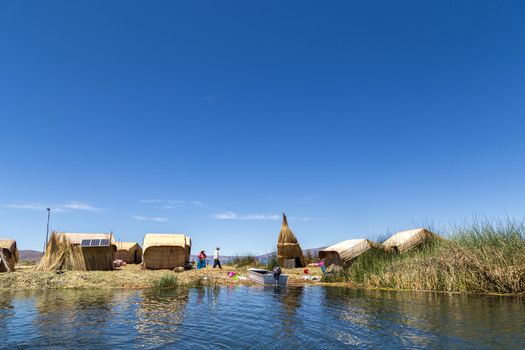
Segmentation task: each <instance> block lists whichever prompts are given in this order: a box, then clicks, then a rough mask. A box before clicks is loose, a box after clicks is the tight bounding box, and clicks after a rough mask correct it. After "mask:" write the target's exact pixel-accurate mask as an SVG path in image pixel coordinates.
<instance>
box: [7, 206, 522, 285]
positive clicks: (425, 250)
mask: <svg viewBox="0 0 525 350" xmlns="http://www.w3.org/2000/svg"><path fill="white" fill-rule="evenodd" d="M276 248H277V249H276V252H275V253H274V254H273V255H272V256H271V257H270V258H267V257H266V258H265V259H264V261H262V260H263V259H262V258H261V259H260V258H258V257H255V256H251V257H239V258H238V259H233V260H232V262H231V264H232V266H223V267H225V269H224V270H219V269H211V268H205V269H201V270H194V269H191V267H190V266H191V265H190V264H189V261H190V256H191V255H190V254H191V238H190V237H188V236H186V235H184V234H169V233H168V234H167V233H164V234H158V233H156V234H146V235H145V236H144V242H143V250H141V247H140V245H139V244H138V243H137V242H115V241H114V237H113V235H112V234H110V233H63V232H53V233H52V235H51V238H50V239H49V241H48V242H47V247H46V250H45V253H44V255H43V257H42V259H41V260H40V262H39V263H38V264H37V265H36V266H35V267H30V268H21V267H17V268H15V265H16V264H17V261H18V251H17V247H16V242H15V241H14V240H8V239H1V240H0V272H2V271H3V272H5V273H0V289H24V288H30V289H32V288H40V289H45V288H147V287H148V286H150V285H151V286H166V285H168V284H173V281H178V282H177V284H178V285H181V284H182V285H195V284H202V283H203V281H206V283H210V281H211V282H212V283H217V284H219V285H221V284H222V285H230V284H233V283H239V284H249V282H246V281H244V280H243V279H239V280H232V279H231V278H229V277H228V276H226V272H227V271H236V272H237V273H238V275H239V276H241V277H242V274H243V273H245V272H246V269H247V268H249V267H257V268H265V269H272V268H273V267H274V266H275V265H279V266H281V267H283V268H284V270H285V273H286V274H288V275H289V276H290V283H291V284H311V283H315V284H330V285H333V284H337V285H344V286H349V287H361V288H387V289H396V290H419V291H441V292H467V293H496V294H513V295H516V294H525V227H524V225H523V223H516V222H512V221H508V222H503V223H488V222H485V223H475V224H472V225H470V226H466V227H454V228H453V229H452V230H450V232H448V233H446V234H437V233H435V232H433V231H432V230H430V229H428V228H417V229H412V230H405V231H401V232H397V233H394V234H393V235H391V237H389V238H388V239H386V240H384V241H382V240H373V239H365V238H362V239H350V240H344V241H341V242H337V243H335V244H332V245H330V246H328V247H326V248H324V249H321V250H319V252H318V256H317V258H318V259H319V260H321V261H323V263H324V265H323V266H320V265H319V264H318V262H319V260H317V263H316V264H314V265H313V266H312V267H311V268H310V267H309V273H308V274H305V273H303V267H304V266H305V265H306V263H308V262H312V257H311V254H310V251H309V254H307V255H306V256H305V255H304V254H303V250H302V249H301V246H300V244H299V241H298V239H297V236H296V235H295V234H294V233H293V232H292V230H291V229H290V227H289V225H288V220H287V218H286V215H284V214H283V222H282V226H281V231H280V232H279V235H278V239H277V247H276ZM139 258H140V259H139ZM115 259H120V260H125V261H127V262H128V263H129V265H128V266H125V267H123V268H120V269H117V270H114V267H113V266H114V265H113V262H114V260H115ZM307 259H308V261H307ZM140 260H141V261H142V262H140ZM139 262H140V263H139ZM310 265H311V264H310ZM314 266H319V267H320V268H316V267H314ZM325 268H326V270H325ZM185 269H186V270H185ZM321 269H323V270H324V271H323V272H321ZM172 271H176V272H179V273H177V274H175V273H173V272H172ZM312 275H314V276H318V277H322V280H321V282H314V280H313V279H311V278H309V276H310V277H311V276H312ZM174 276H177V277H174ZM160 278H162V279H163V280H162V281H160V280H159V279H160ZM316 279H317V278H316ZM166 281H169V282H170V283H165V282H166ZM161 282H162V283H161Z"/></svg>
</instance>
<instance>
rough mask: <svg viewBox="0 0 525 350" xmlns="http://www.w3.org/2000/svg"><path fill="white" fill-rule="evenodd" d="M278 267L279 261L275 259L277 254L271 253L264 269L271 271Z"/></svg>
mask: <svg viewBox="0 0 525 350" xmlns="http://www.w3.org/2000/svg"><path fill="white" fill-rule="evenodd" d="M276 266H279V260H278V259H277V252H273V253H271V254H270V255H269V256H268V260H267V261H266V264H265V266H264V268H265V269H266V270H270V271H272V270H273V268H274V267H276Z"/></svg>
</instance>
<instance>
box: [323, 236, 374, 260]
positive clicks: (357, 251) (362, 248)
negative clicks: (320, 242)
mask: <svg viewBox="0 0 525 350" xmlns="http://www.w3.org/2000/svg"><path fill="white" fill-rule="evenodd" d="M378 247H379V245H378V244H377V243H374V242H372V241H369V240H368V239H349V240H346V241H342V242H339V243H336V244H334V245H331V246H329V247H326V248H324V249H321V250H320V251H319V259H324V258H327V257H328V256H329V255H331V254H336V255H337V259H335V260H340V262H342V263H343V264H348V263H349V262H351V261H352V260H353V259H355V258H357V257H358V256H359V255H361V254H362V253H364V252H366V251H367V250H369V249H371V248H378Z"/></svg>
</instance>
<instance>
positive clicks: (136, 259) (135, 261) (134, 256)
mask: <svg viewBox="0 0 525 350" xmlns="http://www.w3.org/2000/svg"><path fill="white" fill-rule="evenodd" d="M137 253H138V251H137V250H135V251H134V252H133V262H134V263H135V264H138V263H139V258H138V256H137V255H138V254H137Z"/></svg>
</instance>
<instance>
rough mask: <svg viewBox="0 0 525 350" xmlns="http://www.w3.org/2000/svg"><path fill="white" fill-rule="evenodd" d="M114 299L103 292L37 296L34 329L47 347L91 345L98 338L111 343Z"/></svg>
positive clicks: (53, 293)
mask: <svg viewBox="0 0 525 350" xmlns="http://www.w3.org/2000/svg"><path fill="white" fill-rule="evenodd" d="M113 297H114V294H112V293H108V292H107V291H101V290H95V291H91V292H89V293H86V292H85V291H80V290H67V291H60V292H58V291H43V292H40V293H36V294H35V298H34V301H35V304H34V307H35V309H36V311H37V314H36V317H35V318H34V320H33V326H34V327H35V329H36V330H38V332H39V335H40V336H39V341H42V343H43V345H45V346H69V345H73V344H77V345H79V346H82V345H89V344H90V343H91V341H92V339H93V338H95V337H96V338H97V339H98V341H101V342H104V341H108V340H109V337H108V336H110V335H108V334H107V333H106V332H105V329H107V328H108V327H111V319H112V317H111V316H112V310H113V305H112V299H113ZM78 327H81V331H80V332H79V329H78ZM72 335H74V336H72ZM51 339H55V341H51Z"/></svg>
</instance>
